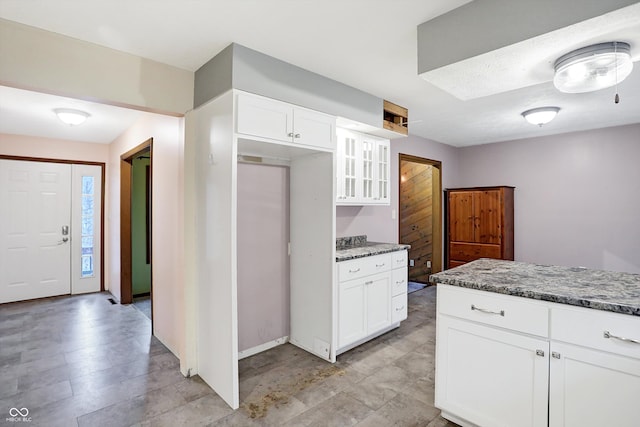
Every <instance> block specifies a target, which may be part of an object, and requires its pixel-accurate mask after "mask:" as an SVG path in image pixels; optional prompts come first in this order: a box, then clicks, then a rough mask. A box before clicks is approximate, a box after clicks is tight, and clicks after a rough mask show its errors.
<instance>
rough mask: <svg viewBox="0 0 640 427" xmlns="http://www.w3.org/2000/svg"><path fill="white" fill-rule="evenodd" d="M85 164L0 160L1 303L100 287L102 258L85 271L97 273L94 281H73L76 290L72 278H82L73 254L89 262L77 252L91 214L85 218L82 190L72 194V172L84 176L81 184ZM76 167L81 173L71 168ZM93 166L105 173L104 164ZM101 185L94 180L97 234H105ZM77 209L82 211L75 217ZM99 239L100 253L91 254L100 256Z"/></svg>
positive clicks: (93, 226) (80, 249)
mask: <svg viewBox="0 0 640 427" xmlns="http://www.w3.org/2000/svg"><path fill="white" fill-rule="evenodd" d="M84 167H85V166H80V165H70V164H62V163H48V162H29V161H17V160H0V303H6V302H13V301H21V300H28V299H34V298H43V297H49V296H55V295H64V294H69V293H79V292H92V291H99V290H100V270H99V269H98V270H96V269H95V265H97V266H98V267H99V265H100V263H99V262H95V263H94V264H93V265H94V267H93V269H91V268H89V269H85V273H84V274H85V275H87V273H89V274H93V275H94V278H93V279H94V280H93V282H92V283H91V284H88V283H87V285H86V286H82V285H78V286H75V282H74V286H73V289H72V285H71V283H72V277H74V280H76V281H77V279H76V276H78V275H75V274H74V273H72V271H73V269H72V257H73V258H78V259H79V260H80V261H82V260H83V259H84V260H87V259H86V257H85V258H82V255H81V253H80V252H78V251H82V248H81V246H82V245H81V244H82V238H81V237H82V236H81V235H78V232H80V233H82V228H83V227H82V221H84V220H85V218H86V216H87V215H85V217H82V207H81V206H80V205H78V206H76V205H77V203H81V202H77V203H76V202H75V200H77V199H78V198H79V200H82V194H79V195H75V194H73V197H72V182H73V181H72V176H80V182H81V178H82V173H81V172H82V168H84ZM76 168H80V169H79V171H80V173H73V172H72V170H74V169H76ZM90 168H95V169H97V170H99V171H100V167H99V166H91V167H90ZM95 169H94V170H93V173H95ZM85 175H86V173H85ZM98 176H99V177H101V171H100V173H98ZM101 185H102V183H101V182H100V181H97V182H96V183H95V184H94V186H95V189H96V191H97V192H96V193H95V199H98V204H96V203H95V202H94V204H93V209H94V211H93V212H92V214H93V221H94V222H93V225H92V228H93V229H94V230H93V233H94V237H95V236H96V235H97V236H99V235H100V232H99V230H100V214H99V212H100V208H101V207H100V204H99V201H100V200H101V196H102V193H101ZM78 192H79V191H78ZM79 193H80V192H79ZM72 199H74V202H73V203H72ZM85 199H86V198H85ZM72 210H78V211H79V212H80V214H79V215H75V220H73V219H72ZM86 212H87V211H86V210H85V213H86ZM96 218H97V221H95V220H96ZM87 226H89V223H88V222H87ZM84 228H85V231H86V227H84ZM78 236H80V237H78ZM85 241H87V239H85ZM97 243H98V244H97V246H96V245H95V244H94V248H96V247H97V248H98V252H95V250H94V252H93V253H92V255H93V259H95V260H99V259H100V258H99V257H100V253H99V248H100V245H99V239H98V240H97ZM75 252H78V254H75ZM84 265H88V264H87V263H86V262H85V263H84ZM79 268H80V269H81V268H82V266H80V267H79ZM79 268H76V269H79ZM80 274H83V273H82V270H81V273H80ZM95 277H97V279H95ZM83 285H84V284H83ZM76 288H77V289H76Z"/></svg>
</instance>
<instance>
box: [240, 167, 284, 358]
mask: <svg viewBox="0 0 640 427" xmlns="http://www.w3.org/2000/svg"><path fill="white" fill-rule="evenodd" d="M237 242H238V350H239V351H243V350H247V349H250V348H253V347H256V346H259V345H261V344H265V343H268V342H270V341H273V340H276V339H278V338H282V337H285V336H288V335H289V323H290V322H289V316H290V309H289V257H288V255H287V243H288V242H289V168H286V167H279V166H263V165H252V164H245V163H238V238H237Z"/></svg>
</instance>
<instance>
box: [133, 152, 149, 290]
mask: <svg viewBox="0 0 640 427" xmlns="http://www.w3.org/2000/svg"><path fill="white" fill-rule="evenodd" d="M146 155H148V154H146ZM149 163H150V162H149V159H145V158H143V159H134V160H133V186H132V187H133V188H132V195H131V199H132V200H131V252H132V254H131V264H132V265H131V267H132V271H131V273H132V285H133V286H132V287H133V295H138V294H144V293H147V292H150V290H151V264H147V246H146V242H147V229H146V218H145V217H146V180H147V177H146V166H148V165H149Z"/></svg>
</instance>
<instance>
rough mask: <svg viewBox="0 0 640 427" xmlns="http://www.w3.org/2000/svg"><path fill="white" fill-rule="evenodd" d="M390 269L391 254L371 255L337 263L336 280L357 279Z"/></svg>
mask: <svg viewBox="0 0 640 427" xmlns="http://www.w3.org/2000/svg"><path fill="white" fill-rule="evenodd" d="M389 270H391V254H382V255H373V256H368V257H364V258H357V259H352V260H349V261H342V262H339V263H338V280H339V281H340V282H344V281H345V280H353V279H358V278H360V277H365V276H369V275H371V274H376V273H381V272H383V271H389Z"/></svg>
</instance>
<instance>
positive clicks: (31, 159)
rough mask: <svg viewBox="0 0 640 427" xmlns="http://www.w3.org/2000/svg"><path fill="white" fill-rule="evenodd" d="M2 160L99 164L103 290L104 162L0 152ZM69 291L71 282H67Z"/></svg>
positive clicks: (101, 283) (101, 289) (102, 275)
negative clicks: (13, 154)
mask: <svg viewBox="0 0 640 427" xmlns="http://www.w3.org/2000/svg"><path fill="white" fill-rule="evenodd" d="M0 159H2V160H20V161H26V162H42V163H61V164H67V165H87V166H99V167H100V174H101V179H102V185H101V186H100V187H101V188H100V200H101V202H100V292H104V201H105V166H106V164H105V163H104V162H90V161H84V160H69V159H53V158H48V157H28V156H10V155H6V154H0ZM69 293H71V283H69Z"/></svg>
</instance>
